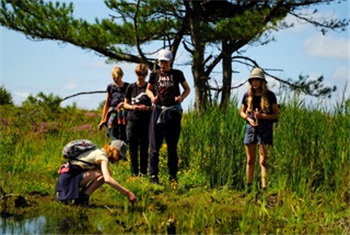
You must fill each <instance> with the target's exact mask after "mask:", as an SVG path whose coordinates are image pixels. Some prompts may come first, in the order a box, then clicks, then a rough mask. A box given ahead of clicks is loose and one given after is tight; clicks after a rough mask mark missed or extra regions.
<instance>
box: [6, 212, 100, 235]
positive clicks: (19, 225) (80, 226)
mask: <svg viewBox="0 0 350 235" xmlns="http://www.w3.org/2000/svg"><path fill="white" fill-rule="evenodd" d="M87 221H88V220H85V219H84V218H79V220H77V219H73V218H72V217H66V218H64V219H60V220H57V219H53V218H51V217H46V216H39V217H36V218H32V219H25V220H21V221H15V220H14V219H13V218H6V219H5V218H0V234H4V235H5V234H6V235H7V234H11V235H12V234H91V233H94V234H101V233H102V232H101V231H98V230H97V229H95V228H93V226H92V225H91V224H88V223H87Z"/></svg>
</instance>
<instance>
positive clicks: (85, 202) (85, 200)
mask: <svg viewBox="0 0 350 235" xmlns="http://www.w3.org/2000/svg"><path fill="white" fill-rule="evenodd" d="M89 198H90V196H89V195H86V194H84V193H80V195H79V198H78V199H76V200H74V205H80V206H89Z"/></svg>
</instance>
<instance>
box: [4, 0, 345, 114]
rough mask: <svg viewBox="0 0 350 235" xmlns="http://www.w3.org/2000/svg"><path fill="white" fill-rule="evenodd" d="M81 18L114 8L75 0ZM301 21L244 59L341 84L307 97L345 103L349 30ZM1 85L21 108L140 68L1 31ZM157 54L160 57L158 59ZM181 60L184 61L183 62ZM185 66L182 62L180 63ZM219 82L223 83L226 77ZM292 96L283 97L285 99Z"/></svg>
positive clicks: (86, 100)
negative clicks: (328, 95) (41, 96)
mask: <svg viewBox="0 0 350 235" xmlns="http://www.w3.org/2000/svg"><path fill="white" fill-rule="evenodd" d="M74 4H75V6H76V8H75V10H76V12H75V15H77V16H79V17H83V18H87V19H92V18H93V17H106V15H107V14H108V13H110V12H108V9H107V8H106V7H105V6H104V4H103V2H102V1H75V2H74ZM318 14H319V15H321V16H327V17H331V18H334V17H338V18H346V17H347V18H350V16H349V6H348V3H347V1H346V2H343V3H342V4H341V5H339V4H333V5H331V6H324V7H321V8H320V11H319V12H318ZM288 20H289V21H292V22H295V27H294V28H292V29H288V30H285V31H281V32H277V33H274V36H275V38H276V41H275V42H271V43H270V44H268V45H265V46H256V47H252V46H249V47H248V46H247V47H246V48H244V49H245V51H246V53H245V54H244V56H248V57H251V58H252V59H254V60H256V61H257V62H258V63H259V64H260V66H261V67H263V68H273V69H280V70H283V71H275V72H271V73H272V74H274V75H275V76H278V77H280V78H283V79H287V78H293V79H297V78H298V76H299V75H300V74H303V75H310V77H311V78H316V77H318V76H320V75H324V77H325V85H326V86H333V85H336V86H337V88H338V90H337V92H336V93H334V94H333V96H332V99H331V100H317V99H311V98H310V97H306V99H307V100H308V101H311V103H312V104H314V103H318V102H322V103H325V104H326V105H329V106H332V105H333V104H334V103H335V102H338V101H340V100H341V99H342V96H343V93H344V91H345V93H346V98H349V96H350V92H349V90H350V88H349V86H350V84H348V87H347V89H346V90H344V87H345V84H346V83H347V82H348V81H349V45H350V43H349V41H350V40H349V30H347V31H346V32H342V33H336V32H329V33H327V34H326V35H325V36H324V35H322V34H321V32H319V31H317V30H316V29H315V28H314V27H313V26H311V25H309V24H301V23H299V22H296V21H295V19H293V18H292V17H288ZM0 38H1V58H0V70H1V74H0V75H1V78H0V82H1V85H4V86H5V88H6V89H7V90H9V91H10V92H11V94H12V97H13V100H14V102H15V104H17V105H20V104H21V103H22V102H23V101H24V100H25V99H26V97H27V96H28V95H29V94H32V95H37V94H38V93H39V92H41V91H42V92H44V93H45V94H49V93H53V94H55V95H58V96H60V97H66V96H69V95H72V94H75V93H78V92H83V91H96V90H105V89H106V87H107V85H108V84H109V83H111V82H112V79H111V75H110V72H111V70H112V68H113V67H114V66H120V67H122V68H123V70H124V74H125V75H124V78H123V80H124V81H127V82H130V83H131V82H134V81H135V80H136V77H135V75H134V68H135V64H126V63H118V64H116V63H113V64H107V63H106V58H105V57H101V56H99V55H97V54H96V53H94V52H91V51H84V50H82V49H80V48H78V47H75V46H72V45H69V44H63V43H60V42H57V41H32V40H29V39H27V38H26V37H25V36H24V35H23V34H21V33H17V32H14V31H11V30H8V29H6V28H4V27H1V35H0ZM185 54H186V53H178V54H177V57H176V60H175V64H174V67H175V68H179V69H181V70H183V71H184V73H185V76H186V78H187V80H188V83H189V85H190V87H191V88H192V92H191V94H190V96H189V97H188V98H187V99H186V100H185V102H184V103H183V106H184V108H185V109H187V108H188V107H190V106H192V104H193V102H194V87H193V81H192V80H193V79H192V74H191V68H190V66H184V65H182V62H184V61H188V58H187V57H186V56H185ZM155 57H156V56H154V58H155ZM177 62H178V63H177ZM180 63H181V64H180ZM233 66H234V69H236V70H238V71H239V73H238V74H236V73H235V74H233V86H236V85H238V84H240V83H242V82H243V81H245V80H246V79H247V78H248V76H249V71H250V68H248V67H247V66H243V65H238V64H234V65H233ZM215 76H218V78H217V80H218V81H220V80H221V79H220V76H221V75H220V74H219V73H216V74H214V78H215ZM268 81H269V86H270V88H271V89H272V90H273V91H276V92H277V93H278V86H276V82H275V81H274V80H273V79H272V78H268ZM246 89H247V85H244V86H243V87H241V88H240V89H237V90H234V91H233V94H234V95H236V96H237V97H238V98H239V99H241V96H242V95H243V92H244V91H245V90H246ZM286 95H288V94H281V95H278V98H279V99H281V98H282V97H283V96H286ZM104 99H105V94H94V95H82V96H77V97H74V98H71V99H68V100H67V101H64V102H63V103H62V105H63V106H65V105H70V104H72V103H73V102H75V103H76V104H77V106H78V107H80V108H84V109H95V108H96V107H97V106H98V105H99V104H100V103H101V102H103V101H104Z"/></svg>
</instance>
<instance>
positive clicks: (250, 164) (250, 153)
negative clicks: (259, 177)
mask: <svg viewBox="0 0 350 235" xmlns="http://www.w3.org/2000/svg"><path fill="white" fill-rule="evenodd" d="M245 152H246V155H247V166H246V179H247V184H252V183H253V179H254V169H255V153H256V145H255V144H247V145H245Z"/></svg>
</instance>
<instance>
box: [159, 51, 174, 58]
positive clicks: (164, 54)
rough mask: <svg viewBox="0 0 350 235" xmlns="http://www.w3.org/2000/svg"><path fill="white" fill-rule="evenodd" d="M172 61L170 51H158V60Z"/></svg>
mask: <svg viewBox="0 0 350 235" xmlns="http://www.w3.org/2000/svg"><path fill="white" fill-rule="evenodd" d="M172 59H173V53H171V51H169V50H166V49H162V50H160V51H159V53H158V60H159V61H161V60H165V61H170V60H172Z"/></svg>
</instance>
